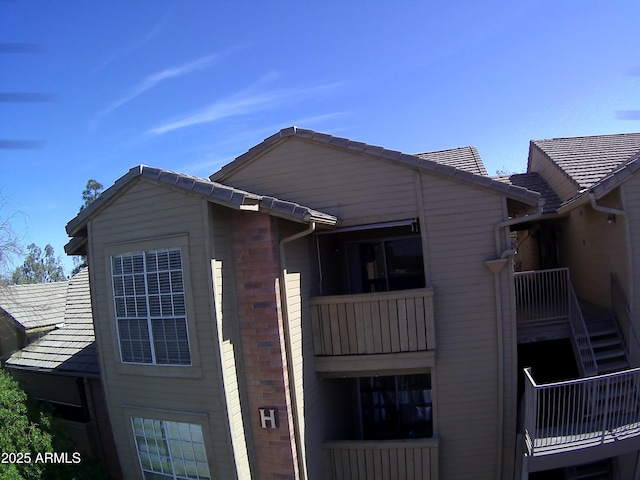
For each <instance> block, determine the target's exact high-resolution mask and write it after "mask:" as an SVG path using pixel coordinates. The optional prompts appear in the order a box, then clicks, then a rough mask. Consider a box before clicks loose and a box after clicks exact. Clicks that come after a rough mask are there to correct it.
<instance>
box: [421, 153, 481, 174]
mask: <svg viewBox="0 0 640 480" xmlns="http://www.w3.org/2000/svg"><path fill="white" fill-rule="evenodd" d="M416 156H417V157H420V158H424V159H425V160H431V161H432V162H436V163H442V164H443V165H449V166H450V167H453V168H458V169H460V170H466V171H467V172H471V173H474V174H476V175H485V176H487V175H488V173H487V169H486V168H485V166H484V164H483V163H482V159H481V158H480V155H479V154H478V150H476V147H460V148H451V149H449V150H440V151H438V152H425V153H416Z"/></svg>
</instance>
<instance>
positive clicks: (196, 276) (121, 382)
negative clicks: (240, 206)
mask: <svg viewBox="0 0 640 480" xmlns="http://www.w3.org/2000/svg"><path fill="white" fill-rule="evenodd" d="M201 202H202V201H201V200H200V199H198V198H197V197H194V196H188V195H184V194H182V193H179V192H176V191H173V190H171V189H170V188H167V187H166V186H158V185H155V184H153V183H150V182H146V181H142V182H134V183H132V185H131V186H130V188H128V189H127V190H126V191H125V192H123V194H122V195H120V196H118V197H117V198H116V199H115V200H114V201H113V202H112V203H111V204H110V205H108V207H107V208H106V209H104V210H102V211H101V212H99V213H98V215H96V217H95V218H94V219H93V220H92V221H91V223H90V225H89V228H90V233H91V239H92V242H91V244H90V245H89V258H90V272H91V280H92V297H93V311H94V322H95V324H96V325H95V326H96V337H97V340H98V344H99V351H100V353H101V356H102V358H101V366H102V371H103V376H104V380H105V382H104V383H105V385H106V390H107V392H106V393H107V398H108V404H109V410H110V414H111V420H112V424H113V430H114V436H115V438H116V439H118V440H119V442H118V443H119V454H120V458H121V461H122V465H123V469H124V471H125V475H126V476H127V478H140V468H139V464H138V459H137V456H136V453H135V446H134V443H133V438H132V430H131V420H130V419H131V416H132V415H139V416H143V417H145V416H146V417H148V418H159V419H165V420H174V419H175V420H176V421H188V422H191V423H198V424H200V425H202V428H203V432H205V435H206V436H205V444H206V446H207V454H208V460H209V464H210V469H211V472H212V475H213V476H214V477H215V476H218V477H220V478H232V477H234V476H235V464H234V458H233V452H232V450H231V448H230V444H231V442H230V439H229V427H228V421H227V418H228V416H227V414H226V412H225V409H224V407H223V402H222V400H223V398H224V396H223V391H222V388H221V386H222V385H223V379H222V378H221V376H220V373H219V372H220V354H219V345H218V340H217V329H216V322H215V320H214V318H212V317H213V314H212V312H213V311H214V310H213V309H212V308H211V298H212V295H211V288H210V285H211V281H210V278H211V262H210V258H209V259H208V258H207V249H206V241H205V236H206V235H207V234H208V232H207V231H206V230H205V229H206V227H205V226H206V222H205V218H204V217H205V215H206V213H205V212H206V210H205V209H204V208H202V203H201ZM175 246H179V247H180V248H181V249H182V260H183V275H184V281H185V289H186V299H185V300H186V304H187V322H188V323H187V326H188V329H189V341H190V348H191V359H192V364H193V366H191V367H189V366H186V367H163V366H153V365H140V366H138V365H125V364H122V363H121V362H120V358H119V352H118V343H117V338H115V337H116V330H115V322H114V313H113V300H112V296H111V295H112V293H111V286H110V271H109V255H110V254H111V253H113V252H126V251H140V250H143V249H144V250H147V249H159V248H168V247H175ZM110 252H111V253H110ZM212 367H213V368H212Z"/></svg>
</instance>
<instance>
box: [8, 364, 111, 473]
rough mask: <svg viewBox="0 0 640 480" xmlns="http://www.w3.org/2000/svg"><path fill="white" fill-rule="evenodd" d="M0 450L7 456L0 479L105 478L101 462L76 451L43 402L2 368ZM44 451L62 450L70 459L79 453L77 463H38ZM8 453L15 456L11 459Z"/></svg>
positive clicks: (60, 422)
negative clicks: (31, 396) (27, 392)
mask: <svg viewBox="0 0 640 480" xmlns="http://www.w3.org/2000/svg"><path fill="white" fill-rule="evenodd" d="M0 453H5V454H6V455H8V456H7V458H6V460H7V461H8V462H2V463H0V480H45V479H46V480H84V479H88V478H90V479H92V480H108V479H109V474H108V473H107V469H106V468H105V466H104V464H102V463H101V462H99V461H98V460H96V459H95V458H91V457H89V456H87V455H84V454H78V453H76V448H75V445H74V444H73V442H72V441H71V437H70V436H69V432H68V431H67V429H66V427H65V425H64V424H63V423H62V421H61V420H59V419H58V418H56V417H55V416H54V415H53V413H52V411H51V410H50V409H49V408H47V406H46V405H43V404H40V403H38V402H36V401H35V400H34V399H33V398H30V397H29V396H28V395H27V394H26V393H25V392H24V390H22V389H21V388H20V386H19V385H18V382H16V381H15V380H14V379H13V378H11V376H10V375H9V374H8V373H7V372H6V370H3V369H0ZM46 453H57V454H62V453H66V454H67V456H68V458H70V459H72V460H73V459H74V458H78V457H77V455H79V459H80V463H68V464H67V463H45V462H38V461H37V460H38V455H39V454H40V455H44V454H46ZM10 454H16V455H15V456H14V457H13V458H11V457H10V456H9V455H10ZM18 454H21V456H20V457H18ZM74 454H75V455H76V457H74ZM20 460H22V462H20Z"/></svg>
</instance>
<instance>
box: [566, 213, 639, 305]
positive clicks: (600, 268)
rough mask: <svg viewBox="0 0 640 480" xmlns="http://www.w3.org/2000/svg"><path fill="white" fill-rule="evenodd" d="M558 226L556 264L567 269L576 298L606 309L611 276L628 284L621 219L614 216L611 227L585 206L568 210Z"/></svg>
mask: <svg viewBox="0 0 640 480" xmlns="http://www.w3.org/2000/svg"><path fill="white" fill-rule="evenodd" d="M559 225H560V235H559V238H560V245H561V247H560V261H561V264H562V265H563V266H569V267H570V272H571V281H572V283H573V285H574V288H575V290H576V293H577V295H578V297H580V298H584V299H586V300H588V301H590V302H592V303H595V304H597V305H600V306H602V307H606V308H609V307H610V306H611V288H610V285H611V274H612V273H615V274H616V275H617V276H618V278H619V279H620V281H621V282H622V284H623V285H625V286H626V285H627V284H628V280H627V279H628V275H629V270H628V253H627V252H628V247H627V235H626V233H625V231H626V226H625V218H624V217H622V216H618V217H617V218H616V222H615V223H608V222H607V214H606V213H603V212H598V211H595V210H594V209H593V208H592V207H591V206H590V205H585V206H583V207H580V208H577V209H574V210H572V211H571V212H570V213H569V216H568V217H567V218H565V219H562V221H561V222H560V224H559ZM632 238H633V237H632Z"/></svg>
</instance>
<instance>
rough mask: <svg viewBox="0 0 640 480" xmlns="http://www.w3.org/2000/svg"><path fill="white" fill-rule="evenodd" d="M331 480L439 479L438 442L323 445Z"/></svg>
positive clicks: (349, 442)
mask: <svg viewBox="0 0 640 480" xmlns="http://www.w3.org/2000/svg"><path fill="white" fill-rule="evenodd" d="M323 447H324V455H325V470H326V476H327V478H328V479H329V480H355V479H362V480H378V479H379V480H382V479H388V478H425V479H437V478H438V441H437V440H436V439H424V440H389V441H380V442H378V441H340V442H329V443H325V444H324V445H323Z"/></svg>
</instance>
